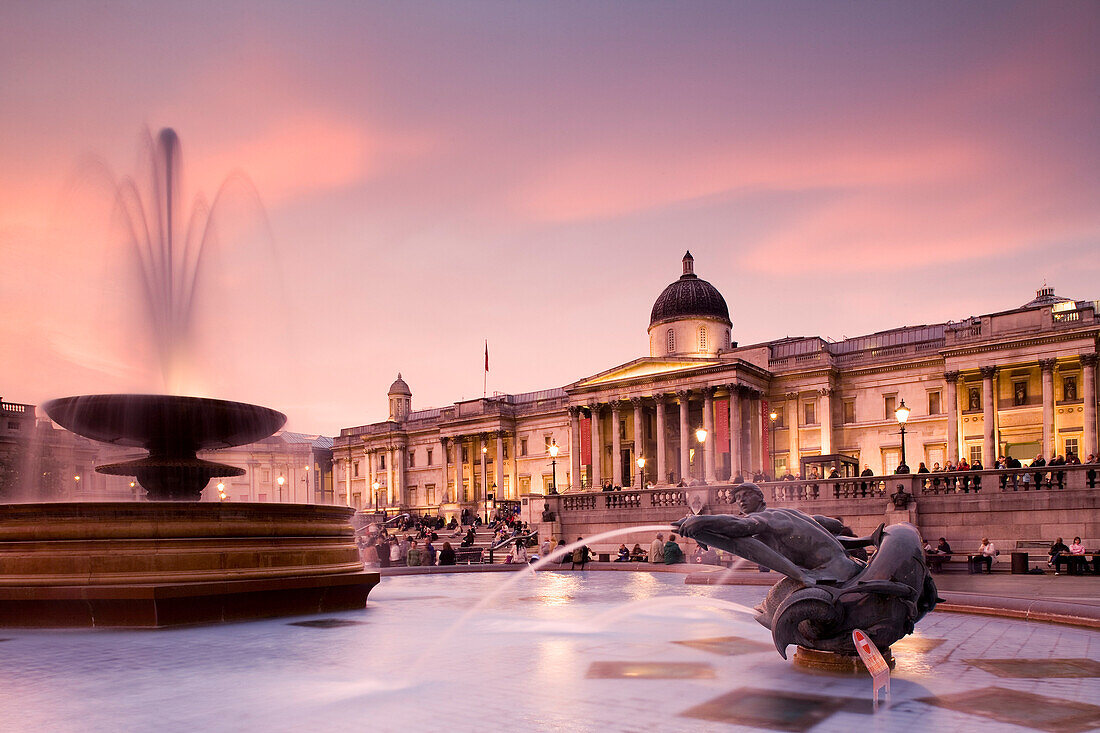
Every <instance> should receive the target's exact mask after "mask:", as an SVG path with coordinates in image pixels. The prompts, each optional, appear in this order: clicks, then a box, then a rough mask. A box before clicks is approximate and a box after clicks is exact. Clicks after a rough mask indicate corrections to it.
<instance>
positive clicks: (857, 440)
mask: <svg viewBox="0 0 1100 733" xmlns="http://www.w3.org/2000/svg"><path fill="white" fill-rule="evenodd" d="M1096 308H1097V303H1096V302H1095V301H1075V300H1070V299H1066V298H1060V297H1058V296H1056V295H1055V294H1054V290H1053V289H1052V288H1047V287H1044V288H1043V289H1041V290H1040V291H1039V292H1038V293H1037V296H1036V298H1034V299H1033V300H1031V301H1030V302H1028V303H1026V304H1024V305H1023V306H1021V307H1019V308H1016V309H1013V310H1009V311H1003V312H999V313H991V314H989V315H984V316H980V317H975V318H967V319H965V320H962V321H958V322H948V323H939V324H932V325H926V326H916V327H906V328H899V329H893V330H889V331H883V332H880V333H876V334H871V335H868V336H861V337H857V338H852V339H847V340H844V341H840V342H830V341H826V340H825V339H822V338H818V337H800V338H785V339H780V340H776V341H769V342H766V343H760V344H751V345H746V346H742V345H739V344H737V343H736V341H734V340H733V336H734V333H733V323H732V320H731V319H730V316H729V311H728V308H727V306H726V302H725V300H724V298H723V297H722V296H721V294H720V293H719V292H718V290H717V289H716V288H714V287H713V286H712V285H710V284H709V283H707V282H706V281H704V280H701V279H699V278H698V277H697V276H696V275H695V273H694V262H693V260H692V257H691V255H690V253H689V254H687V255H685V257H684V260H683V273H682V275H681V277H680V278H679V279H678V280H676V281H674V282H673V283H672V284H670V285H669V286H668V287H667V288H666V289H665V291H664V292H663V293H661V295H660V297H658V299H657V301H656V302H655V303H654V306H653V311H652V313H651V318H650V326H649V346H650V353H649V356H645V357H640V358H638V359H635V360H634V361H631V362H628V363H626V364H622V365H619V366H616V367H613V368H611V369H608V370H606V371H604V372H601V373H600V374H596V375H593V376H590V377H586V378H584V379H581V380H578V381H577V382H574V383H572V384H570V385H567V386H565V387H562V388H558V389H549V390H543V391H540V392H529V393H525V394H517V395H501V396H494V397H491V398H487V399H478V400H471V401H466V402H461V403H457V404H454V405H450V406H447V407H443V408H435V409H428V410H414V409H412V390H411V389H409V386H408V385H407V384H406V383H405V382H404V380H402V379H400V376H399V378H398V380H397V381H395V382H394V384H393V385H392V386H391V388H390V393H389V405H390V415H389V419H388V420H386V421H384V422H378V423H373V424H369V425H363V426H360V427H354V428H346V429H343V430H341V431H340V435H339V436H338V437H336V438H335V439H334V442H333V461H334V479H335V480H334V490H335V493H336V494H337V500H339V499H340V497H341V494H342V498H343V500H344V501H346V502H347V503H349V504H351V505H352V506H355V507H359V508H366V509H376V510H390V511H396V510H397V509H398V508H401V509H412V510H414V511H418V512H428V513H431V512H440V513H443V514H444V515H447V516H451V515H453V514H455V513H457V512H459V511H461V509H462V508H469V509H471V510H475V511H484V510H485V508H486V507H487V506H489V505H490V500H489V495H492V500H493V501H499V500H502V499H508V500H515V499H519V498H520V497H522V496H524V495H527V494H530V493H544V492H548V491H549V490H550V487H551V485H552V484H553V483H554V481H555V477H556V484H557V487H558V488H559V490H562V491H565V490H570V491H577V490H581V489H583V488H586V487H592V486H600V485H602V484H604V483H606V482H610V483H612V484H613V485H617V486H624V487H627V486H638V485H640V484H642V483H644V484H646V485H648V484H654V485H656V486H662V485H668V484H676V483H680V482H681V481H682V482H685V483H691V482H694V481H706V482H707V483H715V482H725V481H730V480H731V479H732V478H734V477H736V476H739V475H742V476H750V475H759V474H765V475H769V476H782V475H784V474H785V473H787V472H788V471H789V472H791V473H794V474H797V473H798V472H799V470H800V469H799V459H800V458H807V457H812V456H815V455H825V454H845V455H848V456H851V457H852V458H855V459H856V460H857V461H858V462H859V464H860V465H863V464H866V465H868V466H869V467H870V468H871V470H872V471H874V472H875V473H876V474H882V473H890V472H892V471H893V470H894V469H895V468H896V466H897V465H898V464H899V463H900V461H901V438H900V434H899V430H898V424H897V421H896V418H895V415H894V411H895V408H896V407H897V406H898V405H899V404H900V403H901V401H903V400H904V402H905V404H906V405H907V406H908V407H909V408H910V409H911V417H910V418H909V422H908V425H907V427H906V451H907V455H906V458H907V463H908V465H909V466H910V467H911V468H912V469H913V470H916V469H917V467H918V465H919V464H920V463H922V462H923V463H925V464H926V465H927V466H928V467H929V468H931V467H932V466H933V465H934V464H936V463H939V464H941V465H945V464H946V463H948V462H951V463H958V461H959V460H960V459H964V458H965V459H966V460H967V461H968V462H970V463H973V462H974V461H975V460H980V461H981V463H982V464H983V465H984V466H985V467H987V468H992V467H993V465H994V462H995V460H996V458H997V456H999V455H1002V454H1006V455H1011V456H1014V457H1017V458H1020V459H1021V460H1024V461H1028V460H1031V459H1033V458H1035V456H1036V455H1039V454H1042V455H1043V456H1044V457H1045V458H1047V459H1049V458H1051V457H1052V456H1054V455H1058V454H1061V455H1066V454H1068V453H1074V454H1077V455H1079V456H1080V457H1081V458H1082V459H1084V458H1085V457H1086V456H1087V455H1089V454H1093V453H1095V452H1096V449H1097V421H1096V364H1097V341H1098V337H1100V320H1098V319H1097V315H1096ZM773 415H774V418H773V417H772V416H773ZM700 428H702V429H704V430H705V431H706V434H705V439H704V440H703V441H702V442H700V441H699V437H704V436H702V435H697V434H696V432H697V431H698V430H699V429H700ZM551 444H556V445H557V446H558V447H559V449H560V452H559V454H558V456H557V461H556V465H552V463H551V456H550V452H549V447H550V445H551ZM638 458H645V459H646V463H645V467H644V469H641V472H640V471H639V468H638V466H637V459H638Z"/></svg>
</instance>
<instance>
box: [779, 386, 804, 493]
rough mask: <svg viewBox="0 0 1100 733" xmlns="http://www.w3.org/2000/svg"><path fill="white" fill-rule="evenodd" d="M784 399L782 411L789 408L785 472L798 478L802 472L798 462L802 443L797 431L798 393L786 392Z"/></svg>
mask: <svg viewBox="0 0 1100 733" xmlns="http://www.w3.org/2000/svg"><path fill="white" fill-rule="evenodd" d="M786 397H787V405H786V406H784V407H783V409H784V410H786V409H787V407H790V408H791V410H790V412H791V416H790V420H788V421H787V442H788V443H789V446H790V447H789V451H788V454H787V470H788V471H790V472H791V474H792V475H795V476H798V475H799V474H800V473H801V471H802V464H801V463H800V462H799V459H801V458H802V441H801V440H799V439H800V438H801V437H802V434H801V433H800V432H799V431H798V407H799V405H798V393H797V392H788V393H787V395H786Z"/></svg>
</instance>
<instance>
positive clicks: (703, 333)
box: [699, 326, 707, 351]
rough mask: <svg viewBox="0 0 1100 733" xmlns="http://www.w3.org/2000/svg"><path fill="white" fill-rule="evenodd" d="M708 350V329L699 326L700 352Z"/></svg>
mask: <svg viewBox="0 0 1100 733" xmlns="http://www.w3.org/2000/svg"><path fill="white" fill-rule="evenodd" d="M706 350H707V327H706V326H699V351H706Z"/></svg>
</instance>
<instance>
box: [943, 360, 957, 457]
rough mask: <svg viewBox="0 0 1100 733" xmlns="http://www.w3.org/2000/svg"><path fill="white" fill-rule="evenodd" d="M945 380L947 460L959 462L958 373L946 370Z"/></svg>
mask: <svg viewBox="0 0 1100 733" xmlns="http://www.w3.org/2000/svg"><path fill="white" fill-rule="evenodd" d="M943 378H944V380H945V381H946V382H947V460H948V461H949V462H950V463H951V465H953V466H954V465H956V464H957V463H958V462H959V373H958V372H946V373H945V374H944V375H943Z"/></svg>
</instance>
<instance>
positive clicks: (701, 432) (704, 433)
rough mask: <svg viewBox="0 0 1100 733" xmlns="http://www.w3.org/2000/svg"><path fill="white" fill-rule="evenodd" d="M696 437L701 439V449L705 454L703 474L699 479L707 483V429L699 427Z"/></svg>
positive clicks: (698, 439)
mask: <svg viewBox="0 0 1100 733" xmlns="http://www.w3.org/2000/svg"><path fill="white" fill-rule="evenodd" d="M695 439H696V440H697V441H699V451H700V453H702V455H703V476H702V478H700V479H699V481H700V482H701V483H704V484H705V483H706V482H707V478H706V473H707V470H706V467H707V429H706V428H699V429H698V430H696V431H695Z"/></svg>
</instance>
